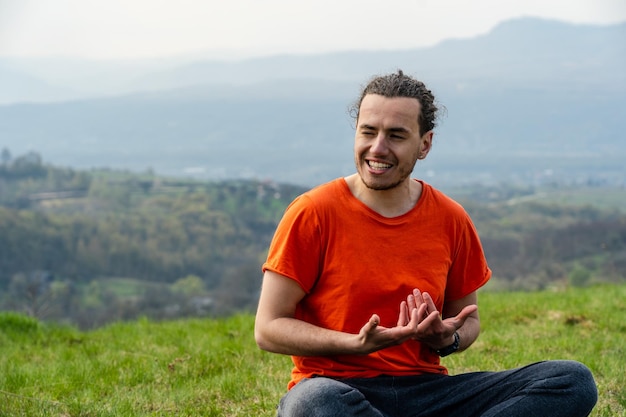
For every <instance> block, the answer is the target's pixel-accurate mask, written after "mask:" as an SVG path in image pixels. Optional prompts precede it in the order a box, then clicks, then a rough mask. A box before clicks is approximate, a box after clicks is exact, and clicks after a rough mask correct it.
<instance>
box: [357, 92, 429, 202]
mask: <svg viewBox="0 0 626 417" xmlns="http://www.w3.org/2000/svg"><path fill="white" fill-rule="evenodd" d="M420 112H421V105H420V103H419V101H417V100H416V99H414V98H408V97H394V98H387V97H384V96H380V95H377V94H368V95H366V96H365V97H364V98H363V101H362V102H361V107H360V109H359V118H358V120H357V126H356V134H355V138H354V160H355V164H356V168H357V172H358V173H359V176H360V177H361V180H362V181H363V183H364V184H365V185H366V186H367V187H368V188H370V189H374V190H388V189H392V188H394V187H396V186H398V185H400V184H402V183H403V182H404V181H406V180H408V179H409V176H410V175H411V172H412V171H413V167H414V166H415V162H416V161H417V160H418V159H423V158H425V157H426V155H427V154H428V151H429V150H430V145H431V143H432V135H433V134H432V131H431V132H427V133H425V134H424V135H423V136H420V127H419V123H418V121H417V119H418V116H419V114H420Z"/></svg>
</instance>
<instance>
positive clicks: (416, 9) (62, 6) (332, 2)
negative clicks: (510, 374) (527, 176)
mask: <svg viewBox="0 0 626 417" xmlns="http://www.w3.org/2000/svg"><path fill="white" fill-rule="evenodd" d="M520 16H535V17H544V18H551V19H557V20H562V21H568V22H575V23H594V24H596V23H598V24H611V23H620V22H624V21H626V0H300V1H298V0H266V1H265V0H0V56H42V55H48V56H49V55H64V56H79V57H87V58H95V59H108V58H146V57H161V56H172V55H186V54H196V53H210V54H212V55H213V56H214V57H227V56H232V57H243V56H251V55H264V54H274V53H314V52H327V51H335V50H354V49H359V50H363V49H404V48H414V47H420V46H428V45H433V44H435V43H437V42H439V41H441V40H442V39H447V38H461V37H470V36H475V35H478V34H482V33H486V32H488V31H489V30H490V29H492V28H493V27H494V26H495V25H497V24H498V23H499V22H501V21H503V20H507V19H511V18H515V17H520Z"/></svg>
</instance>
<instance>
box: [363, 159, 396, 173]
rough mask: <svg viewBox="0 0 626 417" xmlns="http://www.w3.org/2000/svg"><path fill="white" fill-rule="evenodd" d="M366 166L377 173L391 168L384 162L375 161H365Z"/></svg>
mask: <svg viewBox="0 0 626 417" xmlns="http://www.w3.org/2000/svg"><path fill="white" fill-rule="evenodd" d="M367 165H368V166H369V167H370V168H372V169H374V170H377V171H382V170H385V169H389V168H391V167H392V165H391V164H386V163H384V162H376V161H367Z"/></svg>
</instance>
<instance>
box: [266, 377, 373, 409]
mask: <svg viewBox="0 0 626 417" xmlns="http://www.w3.org/2000/svg"><path fill="white" fill-rule="evenodd" d="M364 402H366V400H365V397H364V396H363V394H362V393H361V392H360V391H358V390H356V389H354V388H352V387H351V386H349V385H347V384H344V383H342V382H340V381H336V380H333V379H330V378H323V377H319V378H311V379H305V380H303V381H301V382H299V383H298V384H297V385H296V386H295V387H293V388H292V389H291V391H289V392H288V393H287V394H286V395H285V396H284V397H283V398H282V399H281V401H280V404H279V407H278V415H279V416H284V417H287V416H315V417H326V416H328V417H331V416H337V415H350V414H346V413H347V410H348V409H351V408H352V407H357V408H359V403H361V404H362V403H364Z"/></svg>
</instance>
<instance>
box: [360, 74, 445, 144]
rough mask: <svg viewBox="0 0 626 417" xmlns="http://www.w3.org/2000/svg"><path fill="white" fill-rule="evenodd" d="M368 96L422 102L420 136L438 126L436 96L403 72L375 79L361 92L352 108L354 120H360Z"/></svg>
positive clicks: (419, 119) (419, 121)
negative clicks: (406, 98) (375, 95)
mask: <svg viewBox="0 0 626 417" xmlns="http://www.w3.org/2000/svg"><path fill="white" fill-rule="evenodd" d="M368 94H378V95H381V96H384V97H389V98H393V97H408V98H415V99H417V101H419V102H420V104H421V107H422V111H421V113H420V115H419V116H418V118H417V121H418V123H419V126H420V135H424V134H425V133H426V132H429V131H431V130H433V129H434V128H435V126H436V125H437V123H436V122H437V112H438V111H439V109H438V107H437V106H436V105H435V96H434V95H433V93H432V91H430V90H429V89H428V88H427V87H426V85H424V83H423V82H421V81H418V80H416V79H415V78H413V77H411V76H408V75H404V73H403V72H402V70H398V73H395V74H388V75H377V76H375V77H373V78H372V79H371V80H370V81H369V82H368V83H367V85H366V86H365V88H364V89H363V91H362V92H361V97H359V99H358V100H357V101H356V102H355V103H354V104H353V105H352V107H351V108H350V114H351V115H352V117H353V118H354V120H355V121H356V120H358V118H359V110H360V108H361V103H362V102H363V98H365V96H366V95H368Z"/></svg>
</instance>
